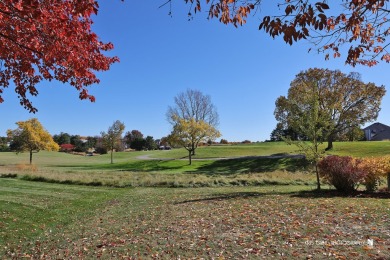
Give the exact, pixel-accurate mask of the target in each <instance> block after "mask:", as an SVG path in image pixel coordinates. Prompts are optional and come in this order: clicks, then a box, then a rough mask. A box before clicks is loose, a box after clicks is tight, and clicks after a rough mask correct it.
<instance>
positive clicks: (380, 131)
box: [363, 123, 390, 141]
mask: <svg viewBox="0 0 390 260" xmlns="http://www.w3.org/2000/svg"><path fill="white" fill-rule="evenodd" d="M363 130H364V135H365V137H366V140H367V141H384V140H390V126H387V125H384V124H382V123H374V124H372V125H370V126H367V127H366V128H364V129H363Z"/></svg>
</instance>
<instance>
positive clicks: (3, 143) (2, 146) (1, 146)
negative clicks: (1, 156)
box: [0, 137, 9, 152]
mask: <svg viewBox="0 0 390 260" xmlns="http://www.w3.org/2000/svg"><path fill="white" fill-rule="evenodd" d="M8 151H9V147H8V138H7V137H0V152H8Z"/></svg>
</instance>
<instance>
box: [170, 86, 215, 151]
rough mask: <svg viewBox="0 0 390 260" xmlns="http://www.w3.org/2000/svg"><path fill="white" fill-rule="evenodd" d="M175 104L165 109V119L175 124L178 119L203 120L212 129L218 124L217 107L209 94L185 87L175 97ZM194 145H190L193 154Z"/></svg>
mask: <svg viewBox="0 0 390 260" xmlns="http://www.w3.org/2000/svg"><path fill="white" fill-rule="evenodd" d="M174 101H175V105H174V106H173V107H171V106H169V107H168V111H167V114H166V116H167V120H168V122H169V123H170V124H172V125H173V126H175V125H176V124H177V120H178V119H184V120H191V119H194V120H195V121H196V122H198V121H203V122H205V123H207V124H209V125H210V126H212V127H213V128H214V129H217V127H218V124H219V115H218V112H217V108H216V107H215V106H214V104H213V103H212V102H211V97H210V96H209V95H204V94H203V93H202V92H200V91H199V90H193V89H187V90H186V91H185V92H182V93H179V94H178V95H177V96H176V97H175V98H174ZM195 150H196V147H192V148H191V151H192V155H195Z"/></svg>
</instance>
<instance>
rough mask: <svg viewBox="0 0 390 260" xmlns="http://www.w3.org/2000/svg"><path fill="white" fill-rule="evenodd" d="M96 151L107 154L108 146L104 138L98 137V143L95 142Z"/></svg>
mask: <svg viewBox="0 0 390 260" xmlns="http://www.w3.org/2000/svg"><path fill="white" fill-rule="evenodd" d="M95 152H96V153H98V154H106V153H107V148H106V147H105V146H104V142H103V138H102V137H97V140H96V144H95Z"/></svg>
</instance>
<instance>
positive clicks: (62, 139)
mask: <svg viewBox="0 0 390 260" xmlns="http://www.w3.org/2000/svg"><path fill="white" fill-rule="evenodd" d="M53 140H54V142H56V143H57V144H58V145H61V144H70V135H69V134H68V133H63V132H61V133H60V134H58V135H53Z"/></svg>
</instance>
